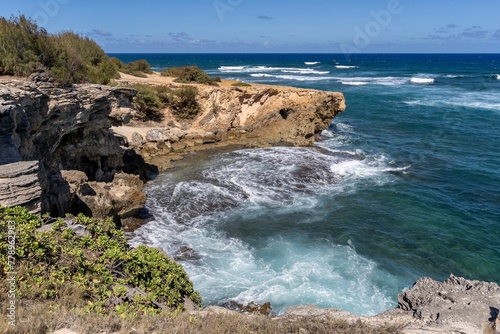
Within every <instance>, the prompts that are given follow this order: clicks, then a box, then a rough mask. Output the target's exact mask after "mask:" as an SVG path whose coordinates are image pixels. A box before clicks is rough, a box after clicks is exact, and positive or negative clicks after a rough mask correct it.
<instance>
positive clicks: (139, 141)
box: [130, 132, 145, 147]
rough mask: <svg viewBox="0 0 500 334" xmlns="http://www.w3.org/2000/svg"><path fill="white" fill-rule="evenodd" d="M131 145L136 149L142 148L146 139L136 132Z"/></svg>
mask: <svg viewBox="0 0 500 334" xmlns="http://www.w3.org/2000/svg"><path fill="white" fill-rule="evenodd" d="M130 143H131V144H132V145H133V146H134V147H140V146H142V145H143V144H144V143H145V141H144V137H143V136H142V135H141V134H140V133H137V132H134V133H133V134H132V140H131V142H130Z"/></svg>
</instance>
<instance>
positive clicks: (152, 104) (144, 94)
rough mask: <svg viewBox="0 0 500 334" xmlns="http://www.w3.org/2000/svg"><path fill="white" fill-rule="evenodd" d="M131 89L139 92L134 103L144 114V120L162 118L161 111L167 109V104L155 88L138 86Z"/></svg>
mask: <svg viewBox="0 0 500 334" xmlns="http://www.w3.org/2000/svg"><path fill="white" fill-rule="evenodd" d="M131 87H132V88H134V89H136V90H137V95H136V96H135V97H134V99H133V101H132V102H133V103H134V106H135V107H136V109H137V110H138V111H139V112H140V113H141V114H142V115H141V116H142V118H143V119H158V118H160V110H162V109H163V108H165V104H164V103H163V102H162V100H161V99H160V97H159V95H158V91H157V90H156V89H155V86H149V85H140V84H137V85H133V86H131Z"/></svg>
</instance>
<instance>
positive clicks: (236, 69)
mask: <svg viewBox="0 0 500 334" xmlns="http://www.w3.org/2000/svg"><path fill="white" fill-rule="evenodd" d="M218 70H219V71H221V72H224V73H259V72H281V73H298V74H328V73H330V72H329V71H317V70H314V69H311V68H299V67H269V66H221V67H219V68H218Z"/></svg>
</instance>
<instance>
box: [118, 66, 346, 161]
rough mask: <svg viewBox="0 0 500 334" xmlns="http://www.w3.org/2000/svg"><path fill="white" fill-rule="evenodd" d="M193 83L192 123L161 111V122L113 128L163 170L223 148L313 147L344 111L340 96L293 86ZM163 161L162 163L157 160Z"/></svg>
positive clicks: (151, 79)
mask: <svg viewBox="0 0 500 334" xmlns="http://www.w3.org/2000/svg"><path fill="white" fill-rule="evenodd" d="M120 82H121V83H122V84H126V85H127V84H128V85H130V84H137V83H141V84H144V83H146V84H149V85H162V86H166V87H168V88H169V89H172V90H178V89H181V88H182V87H184V86H185V85H184V84H177V83H174V82H173V81H172V80H171V78H169V77H161V76H160V75H159V74H158V73H155V74H152V75H148V78H147V79H144V78H136V77H132V76H127V75H122V79H121V80H120ZM234 83H235V82H234V81H223V82H222V83H221V84H220V86H207V85H198V84H191V85H190V86H192V87H196V88H197V91H198V97H197V102H198V104H199V106H200V112H199V114H198V115H196V117H194V118H193V119H183V120H179V119H178V118H176V116H175V113H174V111H173V110H171V109H169V108H166V109H164V110H162V112H161V121H160V122H155V123H152V122H150V123H149V124H142V125H141V124H138V123H137V122H131V123H129V124H122V125H121V126H116V127H113V131H115V132H116V133H117V134H120V135H123V136H124V137H126V138H127V140H128V143H129V145H130V147H131V148H133V149H134V150H136V151H137V152H140V154H141V155H142V156H143V157H144V158H145V159H146V160H148V161H154V162H155V163H156V164H157V165H159V167H160V168H161V169H163V168H164V167H168V160H169V157H171V156H175V154H176V153H179V152H184V151H186V150H192V149H199V148H200V147H204V148H207V147H212V146H221V145H231V144H236V145H245V146H251V147H264V146H270V145H296V146H306V145H311V144H313V143H314V141H315V140H316V137H317V136H318V135H319V134H320V133H321V132H322V131H323V130H325V129H327V128H328V127H329V126H330V123H331V121H332V119H333V118H334V117H335V116H336V115H338V114H339V113H341V112H343V111H344V110H345V108H346V105H345V100H344V96H343V95H342V94H341V93H336V92H326V91H319V90H313V89H301V88H294V87H283V86H269V85H260V84H259V85H254V84H252V85H247V86H233V84H234ZM158 156H161V157H160V158H155V157H158Z"/></svg>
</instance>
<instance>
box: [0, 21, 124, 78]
mask: <svg viewBox="0 0 500 334" xmlns="http://www.w3.org/2000/svg"><path fill="white" fill-rule="evenodd" d="M0 45H1V47H0V74H7V75H16V76H29V75H30V74H31V73H34V72H35V71H37V70H46V71H48V72H49V73H50V74H51V76H52V77H53V78H54V79H55V80H56V81H58V82H60V83H62V84H73V83H84V82H92V83H99V84H107V83H109V81H110V80H111V79H113V78H117V77H118V68H117V66H116V64H115V63H114V62H113V61H111V60H110V58H109V57H108V56H107V55H106V54H105V53H104V51H103V50H102V49H101V47H100V46H99V45H97V44H96V43H95V42H94V41H92V40H91V39H89V38H86V37H83V36H80V35H78V34H75V33H72V32H63V33H60V34H56V35H53V34H48V33H47V31H46V30H45V29H43V28H40V27H38V26H37V24H36V23H35V22H34V21H33V20H31V19H29V18H26V17H25V16H24V15H20V16H19V17H14V16H13V17H11V18H10V20H6V19H5V18H0Z"/></svg>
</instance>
